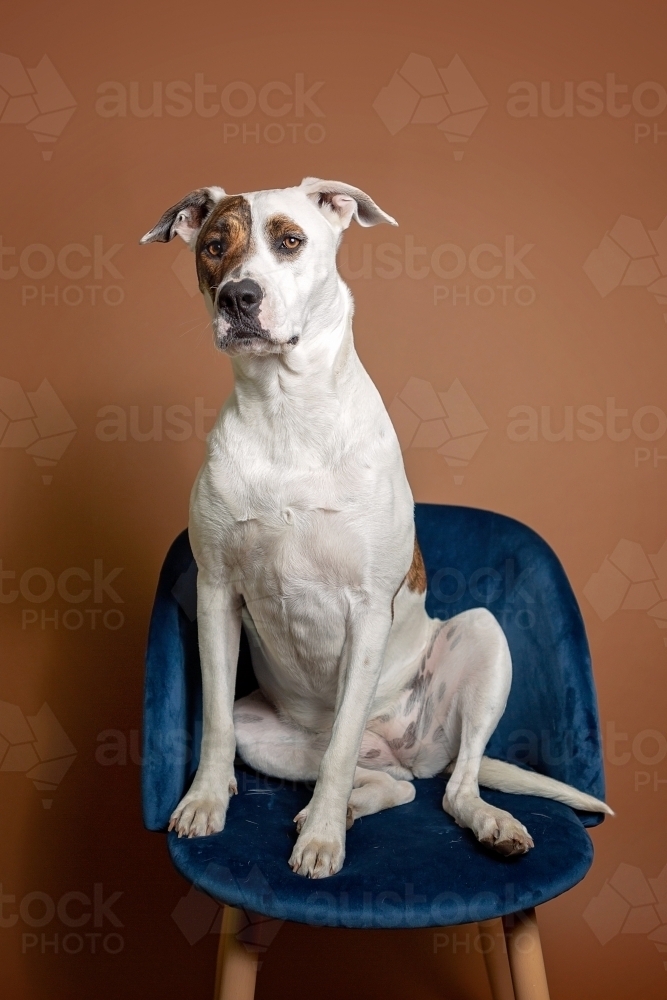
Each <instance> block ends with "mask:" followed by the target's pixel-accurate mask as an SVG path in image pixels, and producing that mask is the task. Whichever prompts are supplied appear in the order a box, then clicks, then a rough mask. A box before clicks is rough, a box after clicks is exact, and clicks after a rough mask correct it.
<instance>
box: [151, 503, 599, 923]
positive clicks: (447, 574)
mask: <svg viewBox="0 0 667 1000" xmlns="http://www.w3.org/2000/svg"><path fill="white" fill-rule="evenodd" d="M415 516H416V524H417V534H418V538H419V543H420V546H421V549H422V552H423V555H424V562H425V565H426V571H427V577H428V594H427V609H428V611H429V613H430V614H431V615H434V616H436V617H439V618H450V617H452V616H453V615H455V614H458V613H459V612H460V611H464V610H466V609H468V608H473V607H480V606H485V607H488V608H489V609H490V610H491V611H492V612H493V614H494V615H495V616H496V618H497V619H498V620H499V622H500V624H501V625H502V627H503V629H504V630H505V633H506V635H507V639H508V642H509V645H510V649H511V652H512V661H513V681H512V689H511V692H510V697H509V701H508V704H507V709H506V711H505V714H504V716H503V718H502V719H501V721H500V724H499V725H498V728H497V730H496V732H495V733H494V735H493V736H492V738H491V740H490V742H489V746H488V748H487V754H488V756H492V757H497V758H501V759H503V760H509V761H512V762H513V763H516V764H518V765H520V766H523V767H532V768H534V769H536V770H538V771H540V772H542V773H544V774H548V775H551V776H552V777H554V778H557V779H559V780H561V781H565V782H567V783H568V784H571V785H574V786H575V787H577V788H580V789H581V790H583V791H586V792H589V793H590V794H592V795H595V796H596V797H598V798H604V776H603V767H602V756H601V747H600V734H599V726H598V715H597V706H596V699H595V689H594V686H593V679H592V674H591V664H590V655H589V651H588V644H587V641H586V635H585V631H584V626H583V622H582V618H581V614H580V612H579V608H578V606H577V603H576V600H575V597H574V594H573V593H572V589H571V587H570V585H569V583H568V580H567V577H566V576H565V573H564V570H563V568H562V566H561V564H560V562H559V561H558V559H557V557H556V556H555V555H554V553H553V551H552V550H551V549H550V548H549V546H548V545H547V544H546V543H545V542H544V541H543V540H542V539H541V538H540V537H539V536H538V535H537V534H536V533H535V532H534V531H532V530H531V529H530V528H527V527H526V526H525V525H522V524H520V523H519V522H517V521H514V520H512V519H511V518H508V517H504V516H502V515H500V514H494V513H491V512H489V511H482V510H476V509H472V508H467V507H454V506H442V505H436V504H417V506H416V512H415ZM256 686H257V684H256V681H255V678H254V674H253V671H252V665H251V662H250V652H249V648H248V643H247V639H246V638H245V636H243V637H242V642H241V649H240V654H239V663H238V670H237V684H236V695H237V697H241V696H242V695H244V694H247V693H249V692H250V691H252V690H253V689H254V688H255V687H256ZM200 739H201V671H200V666H199V656H198V651H197V623H196V566H195V563H194V560H193V558H192V552H191V550H190V545H189V541H188V537H187V532H183V533H182V534H181V535H179V536H178V538H177V539H176V541H175V542H174V543H173V545H172V547H171V549H170V550H169V553H168V555H167V558H166V560H165V563H164V566H163V568H162V572H161V574H160V580H159V584H158V589H157V595H156V598H155V605H154V608H153V614H152V618H151V625H150V633H149V640H148V650H147V657H146V681H145V705H144V733H143V742H144V754H143V756H144V761H143V771H142V784H143V809H144V822H145V825H146V826H147V827H148V829H150V830H165V829H166V826H167V824H168V821H169V815H170V813H171V811H172V810H173V809H174V807H175V806H176V804H177V803H178V801H179V799H180V798H181V796H182V795H183V793H184V791H185V790H186V789H187V787H188V785H189V784H190V782H191V780H192V777H193V775H194V772H195V770H196V767H197V763H198V757H199V744H200ZM237 780H238V784H239V795H238V796H235V797H234V798H233V799H232V801H231V803H230V807H229V812H228V815H227V823H226V826H225V829H224V830H223V831H222V832H221V833H219V834H216V835H214V836H211V837H203V838H194V839H192V840H189V839H181V840H179V839H178V838H177V837H176V836H175V835H174V834H169V835H168V838H167V839H168V846H169V851H170V854H171V857H172V859H173V862H174V864H175V866H176V868H177V869H178V870H179V871H180V872H181V874H183V875H184V876H185V877H186V878H187V879H189V880H190V881H191V882H193V883H194V884H196V885H197V886H198V887H200V888H201V889H203V890H205V891H206V892H208V893H210V894H211V895H213V896H215V897H216V898H217V899H220V900H221V901H223V902H226V903H229V904H231V905H234V906H242V907H244V908H246V909H248V910H254V911H256V912H259V913H264V914H266V915H267V916H271V917H276V918H281V919H288V920H296V921H302V922H305V923H311V924H327V925H330V926H345V927H418V926H443V925H449V924H457V923H465V922H468V921H471V920H483V919H489V918H491V917H494V916H500V915H503V914H506V913H512V912H516V911H517V910H520V909H524V908H526V907H528V906H535V905H537V904H538V903H541V902H544V901H545V900H547V899H551V898H553V897H554V896H556V895H558V894H559V893H561V892H564V891H565V890H566V889H568V888H570V887H571V886H573V885H575V884H576V883H577V882H578V881H579V880H580V879H581V878H583V876H584V875H585V874H586V872H587V870H588V868H589V867H590V865H591V862H592V857H593V850H592V845H591V841H590V838H589V836H588V834H587V832H586V830H585V829H584V826H593V825H595V824H596V823H598V822H600V821H601V819H602V817H601V816H600V815H598V814H594V815H591V814H577V813H575V812H574V811H573V810H572V809H570V808H569V807H567V806H563V805H561V804H560V803H556V802H552V801H550V800H548V799H543V798H534V797H532V796H519V795H508V794H505V793H501V792H493V791H489V790H487V789H484V790H483V793H482V794H483V796H484V797H485V798H486V799H487V800H488V801H489V802H491V803H493V804H494V805H497V806H499V807H501V808H504V809H508V810H509V811H510V812H512V813H513V815H514V816H516V817H517V818H518V819H519V820H521V822H523V823H524V824H525V825H526V826H527V827H528V829H529V830H530V832H531V834H532V836H533V839H534V841H535V848H534V849H533V850H532V851H531V852H529V854H528V855H525V856H523V857H518V858H511V859H506V858H502V857H500V856H498V855H496V854H494V853H493V852H491V851H489V850H488V849H486V848H483V847H481V846H480V845H479V844H478V843H477V842H476V840H475V838H474V837H473V835H472V834H471V833H470V831H468V830H461V829H460V828H459V827H457V826H456V825H455V823H454V822H453V820H452V819H451V818H450V817H449V816H447V815H446V814H445V813H444V812H443V810H442V806H441V800H442V796H443V793H444V789H445V785H446V779H445V777H444V776H438V777H435V778H431V779H423V780H420V781H416V782H415V785H416V791H417V795H416V798H415V801H414V802H412V803H409V804H408V805H404V806H399V807H397V808H394V809H390V810H387V811H386V812H382V813H379V814H377V815H375V816H369V817H365V818H363V819H361V820H357V821H356V823H355V824H354V826H353V828H352V829H351V830H350V831H349V832H348V835H347V855H346V860H345V865H344V867H343V870H342V871H341V872H339V873H338V874H337V875H334V876H332V877H331V878H328V879H326V880H324V881H320V882H313V881H311V880H308V879H304V878H302V877H301V876H299V875H295V874H293V873H292V872H291V871H290V869H289V867H288V865H287V859H288V857H289V855H290V852H291V849H292V845H293V843H294V839H295V835H296V834H295V829H294V824H293V823H292V819H293V817H294V816H295V815H296V813H297V812H298V811H299V809H301V808H302V806H303V805H305V803H306V802H307V801H308V798H309V796H310V789H309V788H308V787H307V786H306V785H305V784H301V783H286V782H280V781H277V780H275V779H270V778H267V777H265V776H262V775H257V774H255V773H254V772H252V771H250V770H249V769H248V768H246V767H245V766H244V765H240V766H239V767H238V768H237Z"/></svg>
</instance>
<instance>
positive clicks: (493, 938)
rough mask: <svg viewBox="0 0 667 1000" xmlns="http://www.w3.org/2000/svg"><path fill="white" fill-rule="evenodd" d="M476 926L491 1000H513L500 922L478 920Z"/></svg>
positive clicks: (498, 919)
mask: <svg viewBox="0 0 667 1000" xmlns="http://www.w3.org/2000/svg"><path fill="white" fill-rule="evenodd" d="M477 926H478V928H479V940H480V949H481V951H482V953H483V955H484V962H485V964H486V974H487V976H488V977H489V986H490V987H491V996H492V997H493V1000H515V996H514V988H513V986H512V977H511V975H510V967H509V964H508V961H507V947H506V944H505V935H504V932H503V922H502V920H501V919H500V917H496V918H495V920H480V922H479V923H478V924H477Z"/></svg>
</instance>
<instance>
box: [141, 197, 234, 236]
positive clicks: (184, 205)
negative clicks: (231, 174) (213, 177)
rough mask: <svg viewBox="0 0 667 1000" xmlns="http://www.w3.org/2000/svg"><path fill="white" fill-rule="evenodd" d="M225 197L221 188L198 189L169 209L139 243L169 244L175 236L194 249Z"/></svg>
mask: <svg viewBox="0 0 667 1000" xmlns="http://www.w3.org/2000/svg"><path fill="white" fill-rule="evenodd" d="M224 197H225V192H224V191H223V189H222V188H220V187H208V188H198V189H197V190H196V191H191V192H190V194H186V196H185V198H182V199H181V201H179V203H178V204H177V205H172V207H171V208H168V209H167V211H166V212H165V213H164V215H163V216H162V217H161V218H160V221H159V222H158V223H157V225H155V226H153V228H152V229H151V230H149V232H147V233H146V235H145V236H142V237H141V239H140V240H139V242H140V243H168V242H169V240H173V238H174V236H180V237H181V239H182V240H185V242H186V243H187V244H188V245H189V246H190V247H191V248H192V249H194V245H195V243H196V242H197V235H198V233H199V230H200V229H201V227H202V226H203V225H204V223H205V222H206V220H207V219H208V217H209V215H210V214H211V212H212V211H213V209H214V207H215V206H216V205H217V203H218V202H219V201H220V199H221V198H224Z"/></svg>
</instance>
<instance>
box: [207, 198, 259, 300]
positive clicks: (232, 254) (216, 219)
mask: <svg viewBox="0 0 667 1000" xmlns="http://www.w3.org/2000/svg"><path fill="white" fill-rule="evenodd" d="M251 229H252V215H251V212H250V205H249V204H248V202H247V201H246V199H245V198H244V197H242V195H239V194H237V195H231V196H230V197H229V198H223V199H222V201H219V202H218V204H217V205H216V207H215V208H214V210H213V211H212V212H211V215H210V216H209V218H208V220H207V221H206V224H205V225H204V227H203V228H202V231H201V232H200V234H199V236H198V238H197V246H196V248H195V254H196V257H197V277H198V278H199V287H200V288H201V289H202V291H204V290H206V289H208V290H209V291H210V293H211V296H212V298H213V299H214V300H215V293H216V290H217V288H218V287H219V285H220V284H221V282H222V281H223V280H224V278H225V276H226V275H227V274H229V273H230V272H231V271H233V270H234V269H235V268H237V267H239V266H240V265H241V264H242V263H243V261H244V260H245V258H246V257H247V256H248V253H249V252H250V248H251Z"/></svg>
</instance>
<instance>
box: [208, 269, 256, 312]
mask: <svg viewBox="0 0 667 1000" xmlns="http://www.w3.org/2000/svg"><path fill="white" fill-rule="evenodd" d="M262 298H263V292H262V289H261V288H260V287H259V285H258V284H257V282H256V281H252V280H251V279H250V278H243V280H242V281H228V282H226V283H225V284H224V285H223V286H222V288H221V289H220V291H219V292H218V309H219V310H221V311H222V312H226V313H228V314H229V315H231V316H238V317H239V318H240V317H242V316H248V317H253V318H254V317H255V314H256V313H257V310H258V309H259V304H260V302H261V301H262Z"/></svg>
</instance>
